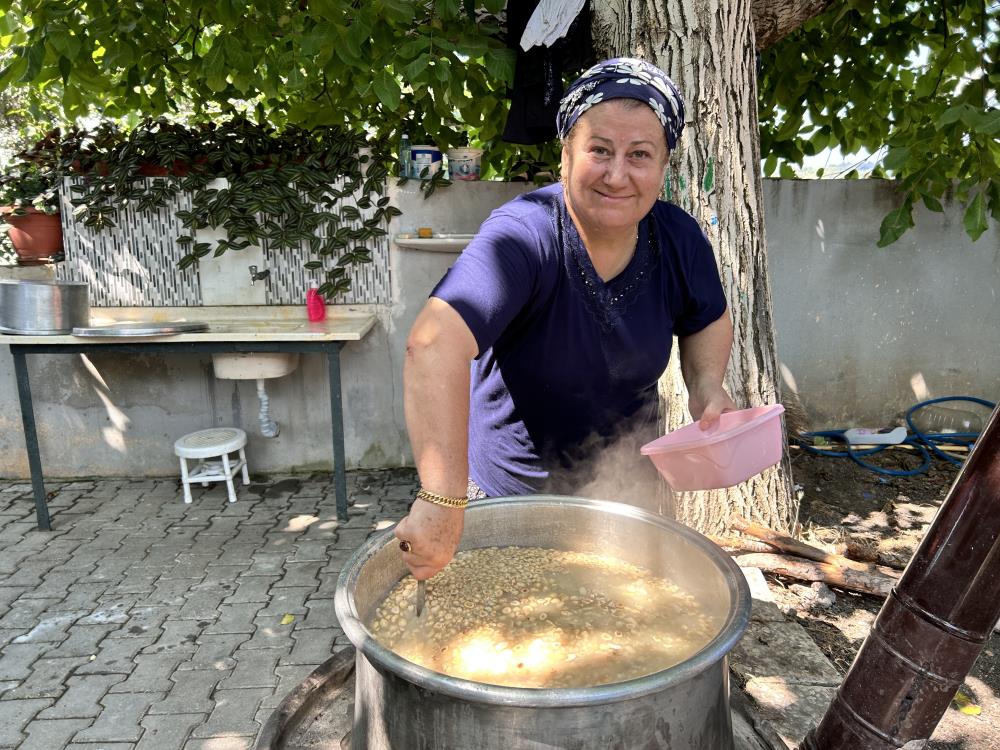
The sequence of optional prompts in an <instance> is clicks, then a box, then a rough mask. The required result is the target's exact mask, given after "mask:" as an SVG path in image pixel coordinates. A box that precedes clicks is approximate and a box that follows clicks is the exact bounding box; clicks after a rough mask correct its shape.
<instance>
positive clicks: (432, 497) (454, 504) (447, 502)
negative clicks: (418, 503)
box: [417, 487, 469, 508]
mask: <svg viewBox="0 0 1000 750" xmlns="http://www.w3.org/2000/svg"><path fill="white" fill-rule="evenodd" d="M417 500H426V501H427V502H429V503H434V504H435V505H443V506H444V507H446V508H464V507H466V506H467V505H468V504H469V498H467V497H449V496H448V495H439V494H438V493H436V492H431V491H430V490H425V489H424V488H423V487H421V488H420V489H419V490H417Z"/></svg>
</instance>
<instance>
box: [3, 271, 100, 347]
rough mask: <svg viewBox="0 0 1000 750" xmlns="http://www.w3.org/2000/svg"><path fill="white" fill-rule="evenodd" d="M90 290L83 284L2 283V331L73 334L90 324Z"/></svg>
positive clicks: (75, 282) (46, 334)
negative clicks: (76, 329)
mask: <svg viewBox="0 0 1000 750" xmlns="http://www.w3.org/2000/svg"><path fill="white" fill-rule="evenodd" d="M89 292H90V288H89V287H88V286H87V284H86V283H85V282H82V281H11V280H2V281H0V332H3V333H21V334H31V335H36V336H55V335H58V334H66V333H72V331H73V328H74V327H75V326H86V325H88V324H89V323H90V295H89Z"/></svg>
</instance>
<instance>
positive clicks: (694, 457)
mask: <svg viewBox="0 0 1000 750" xmlns="http://www.w3.org/2000/svg"><path fill="white" fill-rule="evenodd" d="M784 411H785V407H784V406H782V405H781V404H774V405H772V406H755V407H753V408H752V409H742V410H740V411H730V412H726V413H725V414H723V415H722V416H721V417H720V418H719V421H718V422H717V423H716V424H715V425H714V426H713V427H711V428H710V429H708V430H702V429H701V427H699V426H698V423H697V422H692V423H691V424H687V425H684V426H683V427H680V428H678V429H676V430H674V431H673V432H669V433H667V434H666V435H664V436H663V437H661V438H657V439H656V440H654V441H653V442H651V443H646V444H645V445H644V446H642V449H641V450H640V452H641V453H642V455H644V456H649V458H650V459H651V460H652V462H653V463H654V464H655V465H656V468H657V470H659V472H660V474H662V475H663V478H664V479H666V480H667V483H668V484H669V485H670V487H671V489H674V490H678V491H685V492H686V491H689V490H717V489H720V488H722V487H732V486H733V485H735V484H739V483H740V482H745V481H746V480H747V479H749V478H750V477H752V476H753V475H754V474H759V473H760V472H762V471H763V470H764V469H766V468H767V467H768V466H773V465H774V464H776V463H778V461H780V460H781V414H782V413H783V412H784Z"/></svg>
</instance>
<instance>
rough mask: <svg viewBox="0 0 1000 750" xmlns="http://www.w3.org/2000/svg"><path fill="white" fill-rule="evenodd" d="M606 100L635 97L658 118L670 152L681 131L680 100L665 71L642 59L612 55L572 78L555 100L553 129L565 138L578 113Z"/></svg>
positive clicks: (682, 115) (681, 107) (682, 118)
mask: <svg viewBox="0 0 1000 750" xmlns="http://www.w3.org/2000/svg"><path fill="white" fill-rule="evenodd" d="M609 99H638V100H639V101H641V102H645V103H646V104H648V105H649V106H650V108H651V109H652V110H653V112H655V113H656V116H657V117H659V118H660V124H661V125H663V132H664V133H665V134H666V136H667V147H668V148H669V149H670V150H671V151H673V150H674V146H676V145H677V139H678V138H680V137H681V131H682V130H684V100H683V99H682V98H681V92H680V91H678V89H677V86H675V85H674V82H673V81H671V80H670V79H669V78H668V77H667V74H666V73H664V72H663V71H662V70H660V69H659V68H657V67H656V66H655V65H652V64H651V63H648V62H646V61H645V60H637V59H635V58H633V57H616V58H614V59H613V60H605V61H604V62H600V63H597V65H595V66H594V67H592V68H591V69H590V70H588V71H587V72H586V73H584V74H583V75H582V76H580V77H579V78H578V79H576V80H575V81H574V82H573V84H572V85H571V86H570V87H569V89H568V90H567V91H566V95H565V96H564V97H563V98H562V101H561V102H560V103H559V112H558V114H557V115H556V130H557V131H559V137H560V138H565V137H566V136H567V135H568V134H569V131H570V130H572V128H573V126H574V125H575V124H576V121H577V120H579V119H580V115H582V114H583V113H584V112H586V111H587V110H588V109H590V108H591V107H593V106H594V105H595V104H600V103H601V102H606V101H608V100H609Z"/></svg>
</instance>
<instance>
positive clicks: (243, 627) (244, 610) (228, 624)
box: [202, 602, 266, 637]
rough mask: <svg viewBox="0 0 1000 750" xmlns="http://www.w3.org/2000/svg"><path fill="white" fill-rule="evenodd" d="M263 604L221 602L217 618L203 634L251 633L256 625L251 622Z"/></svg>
mask: <svg viewBox="0 0 1000 750" xmlns="http://www.w3.org/2000/svg"><path fill="white" fill-rule="evenodd" d="M265 606H266V605H265V603H264V602H248V603H246V604H221V605H219V618H218V619H217V620H216V621H215V622H213V623H212V624H211V625H209V626H208V627H207V628H205V630H204V631H202V632H203V634H204V635H222V634H226V633H246V634H247V635H252V634H253V632H254V630H255V629H256V626H255V625H254V624H253V621H254V618H255V617H256V616H257V614H258V613H259V612H260V611H261V609H263V608H264V607H265ZM204 635H203V636H202V637H204Z"/></svg>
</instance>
